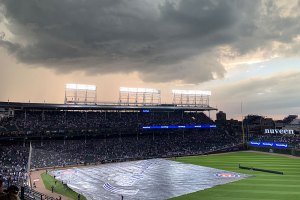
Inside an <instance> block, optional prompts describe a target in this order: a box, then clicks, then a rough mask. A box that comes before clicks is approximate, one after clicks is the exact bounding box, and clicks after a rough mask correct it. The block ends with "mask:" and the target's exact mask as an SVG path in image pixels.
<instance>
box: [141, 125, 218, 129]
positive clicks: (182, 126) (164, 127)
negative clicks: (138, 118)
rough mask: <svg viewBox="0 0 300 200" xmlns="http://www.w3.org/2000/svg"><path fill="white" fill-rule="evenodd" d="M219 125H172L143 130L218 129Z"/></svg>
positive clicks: (149, 127) (147, 127)
mask: <svg viewBox="0 0 300 200" xmlns="http://www.w3.org/2000/svg"><path fill="white" fill-rule="evenodd" d="M216 127H217V125H214V124H213V125H209V124H205V125H170V126H143V127H142V128H143V129H180V128H183V129H191V128H216Z"/></svg>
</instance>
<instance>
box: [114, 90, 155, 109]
mask: <svg viewBox="0 0 300 200" xmlns="http://www.w3.org/2000/svg"><path fill="white" fill-rule="evenodd" d="M119 103H120V104H123V105H159V104H161V93H160V90H157V89H152V88H128V87H120V91H119Z"/></svg>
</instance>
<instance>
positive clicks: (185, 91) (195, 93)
mask: <svg viewBox="0 0 300 200" xmlns="http://www.w3.org/2000/svg"><path fill="white" fill-rule="evenodd" d="M172 93H173V94H185V95H206V96H211V91H201V90H172Z"/></svg>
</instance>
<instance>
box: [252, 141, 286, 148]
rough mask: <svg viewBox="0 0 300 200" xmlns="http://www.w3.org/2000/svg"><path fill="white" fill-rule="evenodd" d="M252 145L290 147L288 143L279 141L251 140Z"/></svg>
mask: <svg viewBox="0 0 300 200" xmlns="http://www.w3.org/2000/svg"><path fill="white" fill-rule="evenodd" d="M250 145H251V146H257V147H276V148H288V146H289V145H288V144H286V143H277V142H255V141H250Z"/></svg>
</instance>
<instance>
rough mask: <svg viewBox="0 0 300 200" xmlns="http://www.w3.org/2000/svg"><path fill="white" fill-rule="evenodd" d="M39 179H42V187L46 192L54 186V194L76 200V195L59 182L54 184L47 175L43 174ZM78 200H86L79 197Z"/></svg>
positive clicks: (53, 180)
mask: <svg viewBox="0 0 300 200" xmlns="http://www.w3.org/2000/svg"><path fill="white" fill-rule="evenodd" d="M41 177H42V179H43V182H44V185H45V187H46V189H47V190H50V191H51V186H52V185H53V186H55V187H54V192H55V193H58V194H61V195H63V196H67V197H70V198H72V199H75V200H77V195H78V193H76V192H74V191H73V190H72V189H70V188H69V187H66V186H64V185H63V184H62V183H61V182H60V181H57V182H56V184H55V179H54V178H53V177H52V176H50V175H49V174H46V173H45V172H44V173H42V174H41ZM80 200H86V198H85V197H84V196H82V195H81V196H80Z"/></svg>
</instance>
